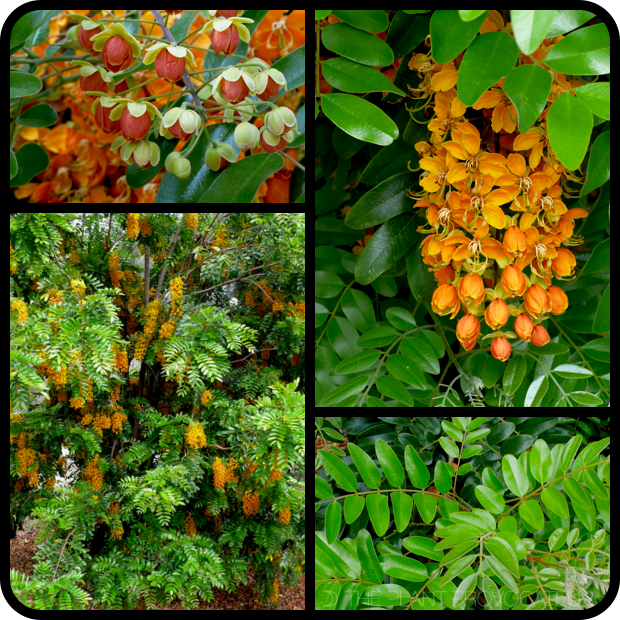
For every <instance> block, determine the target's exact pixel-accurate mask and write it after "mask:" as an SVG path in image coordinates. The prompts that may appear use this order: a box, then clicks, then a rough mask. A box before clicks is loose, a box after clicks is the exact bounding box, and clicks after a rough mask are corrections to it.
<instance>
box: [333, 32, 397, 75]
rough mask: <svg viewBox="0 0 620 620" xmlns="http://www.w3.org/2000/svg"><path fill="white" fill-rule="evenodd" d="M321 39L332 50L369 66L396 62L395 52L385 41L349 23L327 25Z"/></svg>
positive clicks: (381, 65)
mask: <svg viewBox="0 0 620 620" xmlns="http://www.w3.org/2000/svg"><path fill="white" fill-rule="evenodd" d="M321 40H322V42H323V45H325V47H326V48H327V49H328V50H330V51H331V52H335V53H336V54H338V55H339V56H344V58H348V59H349V60H353V61H355V62H358V63H361V64H363V65H367V66H369V67H386V66H388V65H391V64H392V63H393V62H394V54H393V52H392V50H391V49H390V46H389V45H387V43H385V41H382V40H381V39H380V38H379V37H375V36H374V35H372V34H369V33H367V32H362V31H360V30H358V29H357V28H353V27H351V26H349V25H348V24H343V23H338V24H331V25H329V26H327V28H324V29H323V33H322V35H321Z"/></svg>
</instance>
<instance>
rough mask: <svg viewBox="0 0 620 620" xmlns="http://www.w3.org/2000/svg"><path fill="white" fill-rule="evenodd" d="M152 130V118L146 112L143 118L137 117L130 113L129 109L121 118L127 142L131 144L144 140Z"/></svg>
mask: <svg viewBox="0 0 620 620" xmlns="http://www.w3.org/2000/svg"><path fill="white" fill-rule="evenodd" d="M150 128H151V117H150V116H149V115H148V112H145V113H144V114H143V115H142V116H140V117H136V116H134V115H133V114H132V113H131V112H130V111H129V108H128V107H127V108H125V109H124V110H123V115H122V116H121V131H122V133H123V137H124V138H125V140H129V141H130V142H137V141H138V140H142V139H143V138H144V137H145V136H146V134H147V133H148V132H149V129H150Z"/></svg>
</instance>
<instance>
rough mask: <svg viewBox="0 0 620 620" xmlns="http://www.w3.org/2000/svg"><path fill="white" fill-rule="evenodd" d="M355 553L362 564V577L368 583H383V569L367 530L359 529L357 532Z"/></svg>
mask: <svg viewBox="0 0 620 620" xmlns="http://www.w3.org/2000/svg"><path fill="white" fill-rule="evenodd" d="M357 555H358V556H359V559H360V564H361V565H362V579H364V581H369V582H370V583H383V569H382V568H381V565H380V564H379V560H378V559H377V553H376V551H375V548H374V546H373V544H372V537H371V535H370V534H369V533H368V530H365V529H361V530H360V531H359V532H358V533H357Z"/></svg>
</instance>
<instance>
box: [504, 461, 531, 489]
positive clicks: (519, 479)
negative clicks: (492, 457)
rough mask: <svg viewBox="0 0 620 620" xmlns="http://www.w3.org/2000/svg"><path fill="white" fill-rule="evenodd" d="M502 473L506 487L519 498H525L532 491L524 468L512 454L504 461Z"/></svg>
mask: <svg viewBox="0 0 620 620" xmlns="http://www.w3.org/2000/svg"><path fill="white" fill-rule="evenodd" d="M502 473H503V474H504V480H505V481H506V486H507V487H508V488H509V489H510V491H512V492H513V493H514V494H515V495H516V496H517V497H523V496H524V495H526V494H527V492H528V491H529V490H530V482H529V480H528V479H527V475H526V473H525V471H524V469H523V466H522V465H521V463H519V461H517V459H516V458H515V457H514V456H513V455H512V454H508V455H506V456H505V457H504V458H503V459H502Z"/></svg>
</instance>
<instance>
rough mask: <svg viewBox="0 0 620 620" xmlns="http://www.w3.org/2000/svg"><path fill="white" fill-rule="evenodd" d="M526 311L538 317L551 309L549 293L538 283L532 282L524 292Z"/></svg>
mask: <svg viewBox="0 0 620 620" xmlns="http://www.w3.org/2000/svg"><path fill="white" fill-rule="evenodd" d="M525 307H526V309H527V311H528V312H529V313H530V314H531V315H532V316H533V317H534V318H535V319H538V318H540V317H541V316H543V315H544V314H546V313H547V312H549V311H550V310H551V295H549V293H547V291H546V290H545V289H544V288H543V287H542V286H539V285H538V284H532V286H530V288H528V289H527V292H526V293H525Z"/></svg>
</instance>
